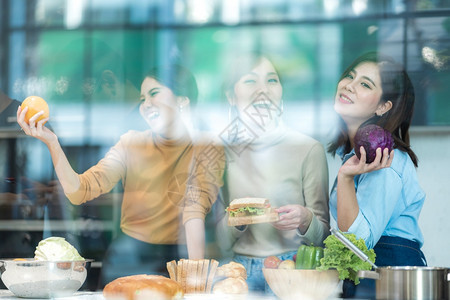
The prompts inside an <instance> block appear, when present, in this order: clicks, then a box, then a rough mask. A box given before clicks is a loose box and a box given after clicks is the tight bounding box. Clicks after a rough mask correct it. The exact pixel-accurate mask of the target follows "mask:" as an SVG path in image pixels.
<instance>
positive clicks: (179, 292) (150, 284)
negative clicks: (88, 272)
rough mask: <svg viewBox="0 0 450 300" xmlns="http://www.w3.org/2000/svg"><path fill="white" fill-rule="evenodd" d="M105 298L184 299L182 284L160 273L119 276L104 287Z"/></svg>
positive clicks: (130, 299)
mask: <svg viewBox="0 0 450 300" xmlns="http://www.w3.org/2000/svg"><path fill="white" fill-rule="evenodd" d="M103 296H104V297H105V299H126V300H137V299H158V300H162V299H164V300H166V299H167V300H169V299H182V298H183V296H184V293H183V289H182V288H181V285H180V284H179V283H178V282H176V281H174V280H172V279H169V278H167V277H164V276H160V275H145V274H141V275H132V276H125V277H120V278H117V279H115V280H113V281H111V282H110V283H108V284H107V285H106V286H105V288H104V289H103Z"/></svg>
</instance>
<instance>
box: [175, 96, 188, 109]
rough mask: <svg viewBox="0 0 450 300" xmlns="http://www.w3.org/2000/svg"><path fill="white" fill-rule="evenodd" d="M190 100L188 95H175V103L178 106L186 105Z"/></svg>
mask: <svg viewBox="0 0 450 300" xmlns="http://www.w3.org/2000/svg"><path fill="white" fill-rule="evenodd" d="M190 102H191V101H190V100H189V98H188V97H184V96H180V97H177V104H178V106H180V107H184V106H187V105H189V103H190Z"/></svg>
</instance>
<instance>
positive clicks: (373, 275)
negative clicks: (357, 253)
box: [358, 271, 380, 280]
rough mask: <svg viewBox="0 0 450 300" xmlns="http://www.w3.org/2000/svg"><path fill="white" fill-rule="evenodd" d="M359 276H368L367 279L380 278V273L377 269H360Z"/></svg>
mask: <svg viewBox="0 0 450 300" xmlns="http://www.w3.org/2000/svg"><path fill="white" fill-rule="evenodd" d="M358 277H359V278H367V279H375V280H378V279H380V274H379V273H378V272H375V271H358Z"/></svg>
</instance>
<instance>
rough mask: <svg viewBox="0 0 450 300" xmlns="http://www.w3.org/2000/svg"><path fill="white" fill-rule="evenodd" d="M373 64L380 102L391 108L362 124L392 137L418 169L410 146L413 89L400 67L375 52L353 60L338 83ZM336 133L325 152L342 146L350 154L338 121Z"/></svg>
mask: <svg viewBox="0 0 450 300" xmlns="http://www.w3.org/2000/svg"><path fill="white" fill-rule="evenodd" d="M365 62H372V63H376V64H377V65H378V67H379V70H380V78H381V88H382V95H381V98H380V101H381V102H387V101H391V102H392V108H391V109H390V110H389V111H387V112H386V113H384V114H383V115H382V116H378V115H374V116H373V117H372V118H370V119H369V120H367V121H366V122H364V123H363V124H361V127H362V126H364V125H367V124H377V125H379V126H381V127H383V128H385V129H386V130H388V131H389V132H391V133H392V136H393V138H394V143H395V145H394V148H397V149H399V150H402V151H405V152H406V153H408V155H409V157H410V158H411V160H412V161H413V163H414V165H415V166H416V167H417V166H418V159H417V156H416V154H415V153H414V151H412V149H411V145H410V142H409V127H410V125H411V120H412V116H413V112H414V101H415V95H414V87H413V85H412V83H411V80H410V79H409V76H408V74H407V73H406V71H405V70H404V69H403V67H402V66H400V65H399V64H397V63H396V62H395V61H394V60H393V59H392V58H391V57H389V56H386V55H382V54H379V53H377V52H368V53H365V54H363V55H361V56H360V57H358V58H357V59H355V60H354V61H353V62H352V63H351V64H350V65H349V66H348V67H347V69H346V70H345V71H344V72H343V73H342V75H341V77H340V78H339V82H340V81H341V80H342V79H343V78H344V77H345V76H347V75H348V74H349V73H350V71H351V70H354V69H355V68H356V67H357V66H358V65H360V64H362V63H365ZM338 122H339V124H338V133H337V135H336V137H335V139H334V140H333V141H332V142H331V143H330V144H329V146H328V152H330V153H331V154H332V155H335V154H336V150H337V149H338V148H339V147H341V146H344V147H345V151H346V153H348V152H349V151H350V150H351V146H350V140H349V137H348V133H347V125H346V124H345V122H344V121H343V120H342V118H340V117H339V121H338Z"/></svg>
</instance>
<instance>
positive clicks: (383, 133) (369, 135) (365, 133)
mask: <svg viewBox="0 0 450 300" xmlns="http://www.w3.org/2000/svg"><path fill="white" fill-rule="evenodd" d="M361 146H363V147H364V150H366V163H368V164H370V163H371V162H373V161H374V160H375V156H376V155H377V153H376V150H377V148H381V150H382V151H383V150H384V148H388V149H389V152H391V151H392V148H393V147H394V139H393V138H392V135H391V133H390V132H389V131H387V130H386V129H384V128H382V127H380V126H378V125H375V124H370V125H366V126H364V127H361V128H359V129H358V131H357V132H356V135H355V154H356V156H357V157H358V158H361V152H360V151H359V149H360V147H361Z"/></svg>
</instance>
